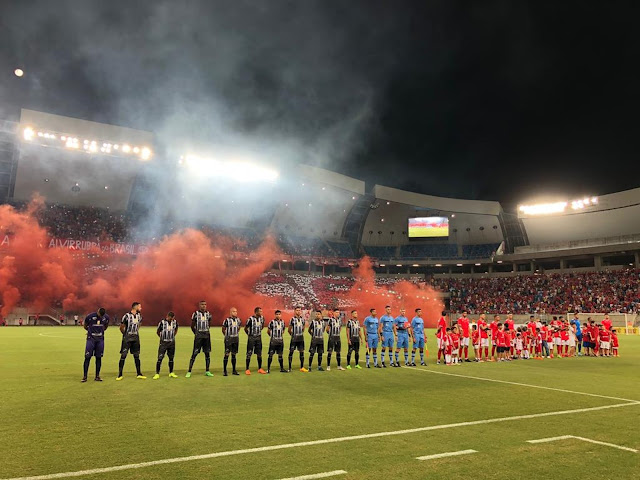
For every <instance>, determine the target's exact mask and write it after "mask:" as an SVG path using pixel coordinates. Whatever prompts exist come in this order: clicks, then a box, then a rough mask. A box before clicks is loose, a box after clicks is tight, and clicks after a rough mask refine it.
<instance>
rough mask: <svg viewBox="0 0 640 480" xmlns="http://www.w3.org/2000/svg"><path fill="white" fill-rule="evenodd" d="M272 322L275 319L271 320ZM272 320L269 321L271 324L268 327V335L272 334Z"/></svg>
mask: <svg viewBox="0 0 640 480" xmlns="http://www.w3.org/2000/svg"><path fill="white" fill-rule="evenodd" d="M271 322H273V320H271ZM271 322H269V326H268V327H267V335H269V336H271V328H272V326H271Z"/></svg>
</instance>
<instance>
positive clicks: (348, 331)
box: [347, 322, 351, 345]
mask: <svg viewBox="0 0 640 480" xmlns="http://www.w3.org/2000/svg"><path fill="white" fill-rule="evenodd" d="M347 343H348V344H349V345H351V328H350V327H349V322H347Z"/></svg>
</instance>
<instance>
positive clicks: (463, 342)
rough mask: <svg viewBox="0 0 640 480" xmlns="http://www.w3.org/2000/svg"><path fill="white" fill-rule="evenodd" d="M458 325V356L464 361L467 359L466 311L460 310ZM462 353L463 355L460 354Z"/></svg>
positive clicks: (467, 332)
mask: <svg viewBox="0 0 640 480" xmlns="http://www.w3.org/2000/svg"><path fill="white" fill-rule="evenodd" d="M458 327H459V328H460V352H459V358H460V360H461V361H462V359H463V358H464V361H465V362H470V361H471V360H469V333H470V332H469V318H468V317H467V311H466V310H465V311H463V312H462V316H461V317H460V318H459V319H458ZM463 353H464V357H463V356H462V355H463Z"/></svg>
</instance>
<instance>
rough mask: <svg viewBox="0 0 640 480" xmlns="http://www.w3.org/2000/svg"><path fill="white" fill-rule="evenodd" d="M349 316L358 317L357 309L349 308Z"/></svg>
mask: <svg viewBox="0 0 640 480" xmlns="http://www.w3.org/2000/svg"><path fill="white" fill-rule="evenodd" d="M351 318H358V311H357V310H351Z"/></svg>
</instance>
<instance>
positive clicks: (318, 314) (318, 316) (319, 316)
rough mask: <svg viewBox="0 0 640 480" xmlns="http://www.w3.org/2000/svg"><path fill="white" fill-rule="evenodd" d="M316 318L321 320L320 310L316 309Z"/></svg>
mask: <svg viewBox="0 0 640 480" xmlns="http://www.w3.org/2000/svg"><path fill="white" fill-rule="evenodd" d="M316 320H322V310H316Z"/></svg>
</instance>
